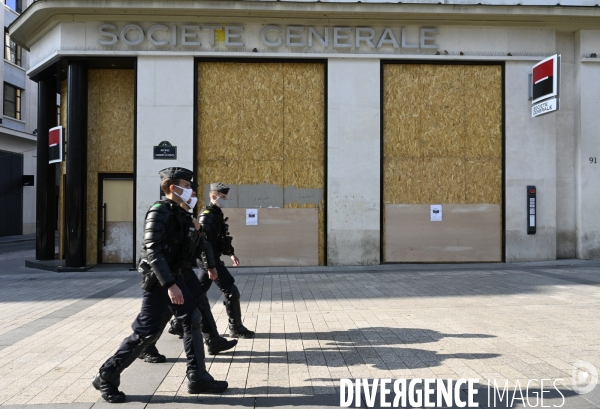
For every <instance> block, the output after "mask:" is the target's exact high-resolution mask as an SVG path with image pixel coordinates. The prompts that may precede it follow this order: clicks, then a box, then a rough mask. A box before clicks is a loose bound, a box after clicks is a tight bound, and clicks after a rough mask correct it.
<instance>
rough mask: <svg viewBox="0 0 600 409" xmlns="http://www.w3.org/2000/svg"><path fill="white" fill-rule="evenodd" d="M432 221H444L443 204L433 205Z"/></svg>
mask: <svg viewBox="0 0 600 409" xmlns="http://www.w3.org/2000/svg"><path fill="white" fill-rule="evenodd" d="M430 212H431V221H432V222H441V221H442V205H431V211H430Z"/></svg>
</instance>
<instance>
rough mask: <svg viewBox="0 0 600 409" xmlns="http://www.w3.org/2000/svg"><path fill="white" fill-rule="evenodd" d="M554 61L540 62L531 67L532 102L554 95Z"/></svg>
mask: <svg viewBox="0 0 600 409" xmlns="http://www.w3.org/2000/svg"><path fill="white" fill-rule="evenodd" d="M556 64H557V63H556V59H555V58H553V57H550V58H547V59H545V60H543V61H541V62H540V63H539V64H537V65H535V66H534V67H533V95H532V96H533V102H534V103H535V102H537V101H539V100H542V99H544V98H548V97H552V96H554V95H556V85H557V84H556V75H557V73H556V68H557V67H556Z"/></svg>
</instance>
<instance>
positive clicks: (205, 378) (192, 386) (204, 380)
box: [187, 371, 229, 394]
mask: <svg viewBox="0 0 600 409" xmlns="http://www.w3.org/2000/svg"><path fill="white" fill-rule="evenodd" d="M187 378H188V393H192V394H198V393H223V392H224V391H225V389H227V386H229V384H228V383H227V381H215V380H214V378H213V377H212V376H210V374H209V373H208V372H204V373H203V374H200V372H199V371H188V372H187Z"/></svg>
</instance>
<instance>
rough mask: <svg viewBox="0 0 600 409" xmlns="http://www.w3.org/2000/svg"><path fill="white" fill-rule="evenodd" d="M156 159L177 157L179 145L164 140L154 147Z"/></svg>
mask: <svg viewBox="0 0 600 409" xmlns="http://www.w3.org/2000/svg"><path fill="white" fill-rule="evenodd" d="M153 157H154V159H177V146H173V145H171V142H169V141H162V142H161V143H159V144H158V146H155V147H154V156H153Z"/></svg>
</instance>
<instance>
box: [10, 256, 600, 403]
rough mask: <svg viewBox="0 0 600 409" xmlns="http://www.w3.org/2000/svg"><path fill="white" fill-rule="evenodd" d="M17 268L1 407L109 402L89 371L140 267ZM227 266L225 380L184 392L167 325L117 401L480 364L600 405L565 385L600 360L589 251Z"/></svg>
mask: <svg viewBox="0 0 600 409" xmlns="http://www.w3.org/2000/svg"><path fill="white" fill-rule="evenodd" d="M14 266H15V264H14V263H12V262H11V263H0V310H1V311H2V314H1V315H0V341H2V339H4V340H5V342H4V343H2V342H0V345H2V346H0V348H2V349H0V406H1V407H2V408H4V407H6V408H13V407H15V408H16V407H27V408H36V407H39V408H43V409H47V408H75V409H79V408H82V409H83V408H91V407H94V408H98V407H108V406H111V407H114V406H112V405H109V404H107V403H105V402H104V401H102V400H101V398H100V397H99V393H98V392H97V391H96V390H94V389H93V387H91V384H90V382H91V378H92V376H93V374H94V373H95V372H96V371H97V369H98V367H99V366H100V365H101V363H102V362H103V361H104V360H106V359H107V358H108V357H109V356H110V355H111V354H112V353H113V352H114V350H115V349H116V348H117V347H118V345H119V343H120V341H121V340H122V339H123V338H124V337H125V336H127V335H129V332H130V324H131V322H132V321H133V319H134V318H135V315H136V314H137V312H138V310H139V306H140V296H141V290H140V288H139V281H138V276H137V274H138V273H137V272H131V271H128V270H127V269H123V267H119V268H120V270H118V269H115V268H114V267H110V266H99V267H97V268H95V269H94V270H92V271H88V272H85V273H62V274H57V273H49V272H40V271H35V270H29V271H26V270H23V269H20V268H15V267H14ZM7 268H8V269H9V270H7ZM232 272H234V274H235V276H236V283H237V285H238V287H239V289H240V291H241V294H242V298H241V303H242V309H243V314H244V322H245V325H246V326H248V327H249V328H251V329H253V330H256V331H257V336H256V338H255V339H251V340H240V341H239V343H238V345H237V346H236V347H235V348H234V349H233V350H232V351H230V352H228V353H225V354H221V355H218V356H216V357H211V356H208V357H207V366H208V367H209V371H210V372H211V374H212V375H213V376H214V377H215V378H217V379H225V380H227V381H228V382H229V384H230V388H229V389H228V390H227V391H226V392H225V393H224V394H223V395H222V396H217V397H215V396H210V395H189V394H188V393H187V390H186V384H185V381H184V376H185V359H184V355H183V354H182V345H181V340H179V339H177V338H176V337H173V336H171V335H170V334H164V335H163V337H161V339H160V341H159V343H158V347H159V350H161V352H162V353H164V354H165V355H166V356H167V358H168V361H167V362H166V363H164V364H147V363H144V362H142V361H140V360H138V361H136V362H135V363H134V364H133V365H132V366H131V367H130V368H129V369H128V370H127V371H126V372H125V373H124V374H123V376H122V386H121V388H122V389H123V390H124V391H125V393H127V394H128V402H129V403H127V404H125V405H119V407H127V408H146V407H157V408H158V407H163V406H165V407H167V406H168V407H173V408H180V407H188V406H191V405H198V404H203V405H209V406H211V407H232V406H233V407H235V406H240V407H286V406H290V407H291V406H297V407H306V408H309V407H323V406H339V379H340V378H368V379H373V378H390V379H396V378H407V379H411V378H452V379H458V378H478V379H480V381H481V383H485V381H486V380H487V379H496V380H497V381H498V383H503V382H504V381H505V380H508V382H509V385H511V387H513V386H514V385H515V383H516V382H517V381H518V382H520V384H521V385H522V384H525V383H527V382H528V381H529V380H530V379H534V378H535V379H538V380H539V379H541V378H550V379H562V381H560V382H559V383H558V384H559V385H560V387H561V390H563V391H564V395H565V401H566V404H565V405H564V406H563V407H566V408H575V409H577V408H588V407H589V408H592V407H600V387H598V388H596V389H595V390H594V391H593V392H592V393H590V394H587V395H577V394H574V393H573V392H572V391H571V387H572V380H571V370H572V367H573V364H574V363H575V362H576V361H581V360H583V361H587V362H589V363H591V364H592V365H594V366H595V367H596V368H600V346H599V345H598V341H597V340H598V337H599V335H600V333H599V332H600V331H599V326H598V325H597V320H598V313H599V312H600V310H599V304H600V274H599V273H600V263H598V262H595V261H590V262H585V261H580V260H576V261H572V262H561V263H558V264H557V263H554V264H551V263H545V264H544V263H531V264H525V263H520V264H519V265H515V264H494V265H472V264H466V265H456V264H454V265H445V266H438V265H428V266H424V265H419V266H418V267H417V266H411V267H410V268H406V266H391V265H383V266H365V267H359V266H355V267H353V268H341V267H335V268H329V267H325V268H323V267H321V268H313V269H308V268H301V269H300V270H299V271H297V269H295V270H291V269H290V270H288V269H287V268H286V269H279V271H278V270H277V269H275V268H268V269H259V268H253V270H252V271H245V272H242V271H241V269H232ZM220 296H221V294H220V292H219V290H218V289H217V288H216V286H213V287H212V288H211V290H210V292H209V298H210V299H211V304H212V306H213V314H214V315H215V319H216V321H217V326H218V327H219V329H221V330H222V331H225V328H226V325H227V317H226V314H225V310H224V306H223V304H222V303H221V302H218V299H219V297H220ZM219 301H220V300H219ZM11 334H12V335H11ZM15 334H17V335H18V336H17V335H15ZM3 336H4V338H3ZM533 385H536V383H535V382H534V383H533ZM484 389H485V388H484ZM531 398H533V396H531ZM558 398H559V397H557V396H554V397H551V398H549V399H558ZM549 402H551V403H550V404H551V405H552V404H557V403H556V402H558V400H549ZM483 403H484V402H482V406H481V407H485V405H483ZM558 403H560V402H558ZM586 405H587V406H586ZM363 407H364V399H363Z"/></svg>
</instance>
